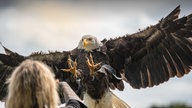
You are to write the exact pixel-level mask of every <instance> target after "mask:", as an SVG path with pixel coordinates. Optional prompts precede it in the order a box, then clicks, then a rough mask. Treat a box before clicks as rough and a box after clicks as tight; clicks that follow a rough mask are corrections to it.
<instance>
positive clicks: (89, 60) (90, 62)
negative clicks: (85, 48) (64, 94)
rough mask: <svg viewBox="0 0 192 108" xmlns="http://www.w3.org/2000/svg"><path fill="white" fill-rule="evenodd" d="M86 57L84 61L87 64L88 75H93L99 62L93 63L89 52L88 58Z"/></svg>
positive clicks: (99, 65)
mask: <svg viewBox="0 0 192 108" xmlns="http://www.w3.org/2000/svg"><path fill="white" fill-rule="evenodd" d="M86 58H87V61H86V62H87V65H88V67H89V71H90V76H93V77H94V75H95V74H96V70H97V69H99V68H100V67H101V63H97V64H95V63H94V61H93V56H92V54H91V53H90V56H89V58H88V57H86Z"/></svg>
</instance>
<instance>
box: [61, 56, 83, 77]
mask: <svg viewBox="0 0 192 108" xmlns="http://www.w3.org/2000/svg"><path fill="white" fill-rule="evenodd" d="M67 64H68V67H69V69H61V70H62V71H64V72H70V73H72V74H73V76H74V78H75V79H77V78H78V76H79V74H80V73H79V72H78V71H77V62H76V60H75V61H73V60H71V57H70V56H69V57H68V60H67Z"/></svg>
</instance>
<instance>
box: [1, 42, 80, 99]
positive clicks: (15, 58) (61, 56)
mask: <svg viewBox="0 0 192 108" xmlns="http://www.w3.org/2000/svg"><path fill="white" fill-rule="evenodd" d="M3 48H4V50H5V52H6V54H0V100H2V99H3V98H5V96H6V94H7V84H6V83H5V82H6V80H7V78H8V77H9V76H10V75H11V73H12V72H13V70H14V68H15V67H17V66H18V65H19V64H20V63H21V62H22V61H24V60H25V59H34V60H38V61H42V62H43V63H45V64H47V65H48V66H49V67H50V68H51V69H52V70H53V72H54V74H55V77H56V78H57V79H60V80H61V81H66V82H67V83H68V84H69V85H70V86H71V87H72V89H73V90H74V91H77V90H78V89H79V88H78V87H79V84H78V83H77V82H76V81H75V80H72V79H73V77H72V75H71V73H67V72H62V70H61V69H63V68H66V69H67V68H69V67H68V64H67V59H68V55H69V54H70V52H69V51H63V52H57V51H56V52H49V53H42V52H37V53H32V54H31V55H29V56H22V55H19V54H18V53H15V52H13V51H11V50H9V49H7V48H6V47H4V46H3ZM77 92H78V91H77Z"/></svg>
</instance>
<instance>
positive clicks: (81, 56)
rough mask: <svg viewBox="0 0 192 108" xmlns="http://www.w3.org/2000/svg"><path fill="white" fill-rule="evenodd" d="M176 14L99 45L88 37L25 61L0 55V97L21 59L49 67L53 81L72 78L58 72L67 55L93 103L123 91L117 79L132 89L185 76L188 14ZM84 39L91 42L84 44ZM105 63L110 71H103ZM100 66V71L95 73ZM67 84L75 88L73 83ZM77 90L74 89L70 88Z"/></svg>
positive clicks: (191, 49) (189, 60)
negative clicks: (69, 47)
mask: <svg viewBox="0 0 192 108" xmlns="http://www.w3.org/2000/svg"><path fill="white" fill-rule="evenodd" d="M179 13H180V6H178V7H177V8H176V9H174V10H173V11H172V12H171V13H170V14H169V15H168V16H167V17H165V18H162V19H161V20H160V21H159V23H157V24H156V25H153V26H149V27H147V28H146V29H145V30H142V31H139V32H137V33H135V34H131V35H125V36H122V37H119V38H115V39H110V40H104V41H102V42H103V45H101V44H100V43H98V42H97V40H94V39H95V37H94V38H93V37H91V36H88V35H87V36H84V37H83V39H82V43H81V41H80V43H79V46H78V47H77V48H75V49H74V50H72V51H68V52H55V53H49V54H38V53H37V54H32V55H30V56H28V57H23V56H20V55H18V54H16V53H13V52H12V53H11V54H8V55H4V54H1V55H0V60H1V62H0V70H1V80H0V84H1V85H0V87H1V88H0V93H1V96H4V95H2V93H3V92H2V88H3V86H4V82H5V78H6V77H7V76H8V75H9V74H10V73H11V70H12V68H14V67H15V66H17V65H18V64H19V63H20V62H21V61H23V60H24V59H26V58H32V59H36V60H40V61H43V62H44V63H46V64H48V65H49V66H50V67H52V68H53V70H54V72H55V74H56V77H57V78H59V79H61V80H69V79H70V80H71V79H73V78H69V76H64V75H63V74H64V73H63V72H61V70H60V69H63V68H68V65H67V62H66V61H67V58H68V56H69V55H70V56H71V59H72V60H73V61H75V60H76V62H77V69H78V71H79V72H80V73H81V77H80V78H81V84H82V86H83V88H84V89H85V91H86V92H87V93H88V94H89V95H90V96H91V97H92V98H93V99H95V100H99V99H101V98H102V97H103V95H104V94H105V92H109V87H111V88H118V89H119V90H123V88H124V85H123V82H122V79H121V77H122V75H125V77H124V78H123V79H124V80H125V81H126V82H128V83H129V84H130V85H131V86H132V87H133V88H137V89H139V88H146V87H153V86H155V85H159V84H160V83H163V82H165V81H167V80H169V78H171V77H174V76H177V77H182V76H183V75H184V74H187V73H189V72H190V70H191V66H192V56H191V55H192V41H191V40H190V38H191V37H192V14H190V15H188V16H184V17H182V18H178V15H179ZM84 38H85V39H87V40H89V41H90V43H91V44H88V43H87V42H86V43H83V42H84V41H85V40H84ZM91 38H92V39H91ZM83 45H85V46H87V48H85V47H84V46H83ZM8 52H10V51H8ZM90 53H91V54H92V56H93V61H94V62H95V63H99V62H101V67H100V68H98V69H96V70H95V72H96V73H97V74H96V75H94V77H95V78H94V79H93V76H91V75H90V73H89V71H90V70H89V68H88V65H87V63H86V60H87V58H86V57H88V56H89V54H90ZM10 61H12V62H10ZM106 64H107V65H108V66H110V67H111V68H112V69H111V68H107V67H102V66H104V65H106ZM101 68H103V69H104V70H100V69H101ZM112 70H114V71H112ZM67 74H69V73H67ZM4 75H6V76H4ZM68 82H69V81H68ZM69 83H71V82H69ZM74 84H76V81H74ZM71 86H72V87H74V85H73V84H72V83H71ZM78 87H79V86H77V85H76V87H74V90H75V89H77V88H78ZM78 89H79V88H78ZM4 92H5V91H4ZM1 99H2V97H1Z"/></svg>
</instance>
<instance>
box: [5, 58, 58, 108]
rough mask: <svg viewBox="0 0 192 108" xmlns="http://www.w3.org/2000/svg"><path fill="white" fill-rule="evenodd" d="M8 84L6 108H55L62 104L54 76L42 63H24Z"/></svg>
mask: <svg viewBox="0 0 192 108" xmlns="http://www.w3.org/2000/svg"><path fill="white" fill-rule="evenodd" d="M7 83H8V84H9V85H8V96H7V101H6V108H55V107H56V106H57V105H58V104H59V102H60V101H59V96H58V94H57V87H56V81H55V79H54V74H53V73H52V72H51V70H50V69H49V67H48V66H47V65H45V64H43V63H42V62H39V61H35V60H25V61H23V62H22V63H21V64H20V65H19V66H18V67H17V68H16V69H15V70H14V71H13V73H12V75H11V76H10V78H9V79H8V81H7Z"/></svg>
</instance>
